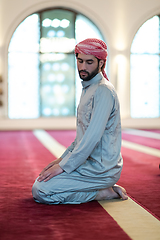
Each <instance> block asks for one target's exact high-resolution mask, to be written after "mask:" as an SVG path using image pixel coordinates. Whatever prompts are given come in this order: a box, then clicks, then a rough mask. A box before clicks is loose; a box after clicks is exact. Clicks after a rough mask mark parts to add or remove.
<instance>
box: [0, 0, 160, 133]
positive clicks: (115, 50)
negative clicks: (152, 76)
mask: <svg viewBox="0 0 160 240" xmlns="http://www.w3.org/2000/svg"><path fill="white" fill-rule="evenodd" d="M50 7H66V8H70V9H74V10H77V11H79V12H81V13H82V14H84V15H86V16H87V17H89V18H90V19H91V20H92V21H93V22H94V23H96V25H97V26H98V27H99V28H100V30H101V31H102V32H103V34H104V37H105V39H106V41H107V45H108V50H109V62H108V67H109V69H108V75H109V78H110V81H111V82H112V83H113V84H114V85H115V86H116V88H117V92H118V95H119V99H120V103H121V115H122V126H123V127H136V128H138V127H140V128H141V127H146V128H147V127H150V128H160V119H145V120H144V119H139V120H137V119H131V118H130V89H129V88H130V83H129V82H130V81H129V79H130V71H129V64H130V60H129V59H130V47H131V43H132V40H133V38H134V35H135V33H136V32H137V30H138V29H139V27H140V26H141V25H142V24H143V23H144V22H145V21H146V20H147V19H149V18H150V17H152V16H154V15H156V14H160V1H159V0H101V1H92V0H81V1H79V0H67V1H66V0H51V1H47V0H27V1H26V0H0V75H2V78H3V83H0V87H2V88H3V92H4V94H3V96H2V100H3V103H4V105H3V107H0V129H23V128H24V129H32V128H36V127H39V128H41V127H42V128H75V118H67V119H66V118H65V119H57V118H56V119H54V118H53V119H38V120H35V119H34V120H10V119H8V118H7V99H8V96H7V91H8V90H7V52H8V45H9V42H10V39H11V36H12V34H13V32H14V30H15V29H16V27H17V26H18V25H19V23H20V22H21V21H23V20H24V19H25V18H26V17H27V16H28V15H30V14H32V13H33V12H36V11H39V10H41V9H45V8H50Z"/></svg>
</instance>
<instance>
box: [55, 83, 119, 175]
mask: <svg viewBox="0 0 160 240" xmlns="http://www.w3.org/2000/svg"><path fill="white" fill-rule="evenodd" d="M114 101H115V98H114V93H113V90H111V89H108V88H107V86H106V85H100V86H99V87H98V88H97V90H96V92H95V95H94V106H93V109H92V116H91V120H90V123H89V126H88V128H87V130H86V131H85V134H84V135H83V137H82V139H81V141H80V142H78V144H77V145H76V146H75V147H74V149H73V151H72V152H69V153H68V154H67V155H66V156H65V157H64V158H63V159H62V161H61V162H60V163H59V165H60V167H61V168H62V169H63V170H64V171H65V172H67V173H71V172H72V171H74V170H75V169H76V168H78V167H79V166H80V165H81V164H83V163H84V162H85V161H86V160H87V158H88V157H89V155H90V154H91V153H92V151H93V150H94V148H95V147H96V145H97V144H98V142H99V141H100V139H101V137H102V135H103V133H104V130H105V127H106V124H107V122H108V118H109V116H110V114H111V112H112V109H113V106H114Z"/></svg>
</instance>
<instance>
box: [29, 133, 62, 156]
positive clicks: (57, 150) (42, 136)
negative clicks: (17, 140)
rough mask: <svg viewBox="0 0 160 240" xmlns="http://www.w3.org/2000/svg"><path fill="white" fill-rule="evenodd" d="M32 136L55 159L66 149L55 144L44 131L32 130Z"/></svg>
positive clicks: (57, 143)
mask: <svg viewBox="0 0 160 240" xmlns="http://www.w3.org/2000/svg"><path fill="white" fill-rule="evenodd" d="M33 133H34V135H35V136H36V137H37V138H38V140H39V141H40V142H41V143H42V144H43V145H44V146H45V147H46V148H47V149H48V150H49V151H50V152H51V153H52V154H53V155H54V156H55V157H56V158H58V157H60V156H61V155H62V153H63V152H64V151H65V150H66V148H65V147H64V146H63V145H61V144H60V143H59V142H57V141H56V140H55V139H54V138H52V137H51V135H49V134H48V133H47V132H46V131H44V130H34V131H33Z"/></svg>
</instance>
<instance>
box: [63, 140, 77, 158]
mask: <svg viewBox="0 0 160 240" xmlns="http://www.w3.org/2000/svg"><path fill="white" fill-rule="evenodd" d="M75 145H76V138H75V140H74V142H72V144H71V145H70V146H69V147H68V148H67V149H66V151H64V153H63V154H62V155H61V158H64V157H65V156H66V155H67V154H68V153H69V152H72V151H73V149H74V147H75Z"/></svg>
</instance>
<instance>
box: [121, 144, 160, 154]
mask: <svg viewBox="0 0 160 240" xmlns="http://www.w3.org/2000/svg"><path fill="white" fill-rule="evenodd" d="M122 146H123V147H126V148H129V149H133V150H136V151H139V152H143V153H146V154H149V155H152V156H155V157H160V150H158V149H155V148H151V147H146V146H143V145H140V144H137V143H133V142H129V141H125V140H122Z"/></svg>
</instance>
